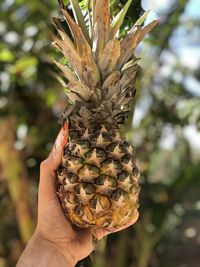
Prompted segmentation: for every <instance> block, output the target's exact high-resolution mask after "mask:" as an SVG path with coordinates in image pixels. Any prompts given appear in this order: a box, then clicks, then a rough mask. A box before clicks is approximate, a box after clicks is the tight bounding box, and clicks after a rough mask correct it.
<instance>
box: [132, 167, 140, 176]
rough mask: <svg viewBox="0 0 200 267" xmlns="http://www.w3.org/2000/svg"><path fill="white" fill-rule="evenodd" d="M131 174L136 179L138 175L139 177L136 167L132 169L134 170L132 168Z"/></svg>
mask: <svg viewBox="0 0 200 267" xmlns="http://www.w3.org/2000/svg"><path fill="white" fill-rule="evenodd" d="M132 174H133V176H134V177H138V175H139V170H138V168H137V167H134V168H133V171H132Z"/></svg>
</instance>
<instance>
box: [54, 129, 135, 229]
mask: <svg viewBox="0 0 200 267" xmlns="http://www.w3.org/2000/svg"><path fill="white" fill-rule="evenodd" d="M139 189H140V187H139V171H138V169H137V167H136V164H135V158H134V149H133V147H132V146H131V145H130V144H129V143H128V142H127V141H126V140H125V139H124V138H121V137H120V135H119V132H118V130H113V131H107V130H106V128H105V127H102V128H101V130H100V131H99V132H98V133H96V134H91V135H89V134H88V132H87V134H85V135H83V136H82V137H79V138H78V139H77V140H76V139H74V140H69V142H68V143H67V145H66V146H65V151H64V155H63V159H62V165H61V167H60V168H59V171H58V194H59V197H60V199H61V203H62V207H63V210H64V213H65V214H66V216H67V217H68V218H69V220H70V221H71V222H72V223H73V224H75V225H77V226H79V227H82V228H86V227H105V228H107V229H117V228H120V227H121V226H123V225H125V224H127V223H129V222H130V221H131V219H132V218H133V217H134V215H135V212H136V211H137V208H138V195H139Z"/></svg>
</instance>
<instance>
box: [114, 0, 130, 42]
mask: <svg viewBox="0 0 200 267" xmlns="http://www.w3.org/2000/svg"><path fill="white" fill-rule="evenodd" d="M131 2H132V0H129V1H128V2H127V3H126V5H125V6H124V8H123V9H122V10H121V11H120V12H119V13H118V14H117V16H116V17H115V18H114V20H113V21H112V23H111V29H110V34H109V39H112V38H114V37H115V35H116V33H117V32H118V30H119V28H120V27H121V25H122V23H123V21H124V18H125V16H126V13H127V11H128V8H129V6H130V4H131Z"/></svg>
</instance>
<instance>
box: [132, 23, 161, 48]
mask: <svg viewBox="0 0 200 267" xmlns="http://www.w3.org/2000/svg"><path fill="white" fill-rule="evenodd" d="M157 24H158V20H153V21H152V22H151V23H149V24H148V25H147V26H145V27H144V28H143V29H142V30H141V31H140V35H139V38H138V40H137V45H136V46H138V44H139V43H140V42H141V41H142V40H143V39H144V37H145V36H146V35H147V34H148V33H149V32H150V31H152V29H153V28H154V27H155V26H156V25H157Z"/></svg>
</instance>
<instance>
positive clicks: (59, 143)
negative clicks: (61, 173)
mask: <svg viewBox="0 0 200 267" xmlns="http://www.w3.org/2000/svg"><path fill="white" fill-rule="evenodd" d="M67 138H68V126H67V124H65V125H64V127H62V129H61V130H60V132H59V134H58V136H57V138H56V141H55V144H54V146H53V149H52V151H51V153H50V154H49V156H48V158H47V159H45V160H44V161H42V163H41V164H40V184H39V197H40V195H43V196H44V195H45V196H46V197H47V198H48V197H52V195H54V194H55V193H56V189H55V179H56V170H57V168H58V167H59V165H60V163H61V159H62V153H63V147H64V145H65V144H66V142H67Z"/></svg>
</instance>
